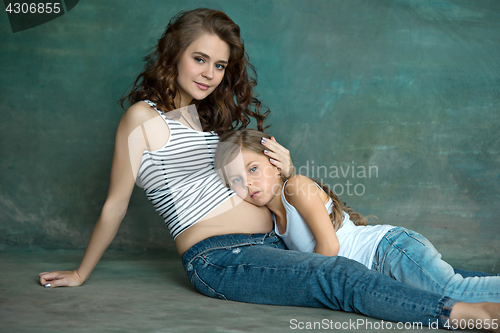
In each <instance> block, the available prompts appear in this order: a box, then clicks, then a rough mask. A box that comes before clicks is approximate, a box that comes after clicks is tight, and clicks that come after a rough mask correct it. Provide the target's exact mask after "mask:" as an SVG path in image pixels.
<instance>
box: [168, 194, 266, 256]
mask: <svg viewBox="0 0 500 333" xmlns="http://www.w3.org/2000/svg"><path fill="white" fill-rule="evenodd" d="M272 227H273V222H272V219H271V212H270V211H269V209H268V208H267V207H265V206H264V207H257V206H254V205H252V204H250V203H248V202H246V201H243V200H242V199H240V198H239V197H238V196H236V195H235V196H233V197H231V198H229V199H227V200H226V201H224V202H223V203H222V204H221V205H220V206H218V207H217V208H216V209H214V210H213V211H212V212H210V213H209V214H208V215H206V216H205V217H204V218H203V219H201V221H199V222H198V223H196V224H195V225H193V226H192V227H190V228H188V229H186V230H185V231H184V232H182V233H181V234H180V235H179V236H177V238H176V239H175V245H176V246H177V251H178V252H179V254H180V255H181V256H182V255H183V254H184V252H186V251H187V250H188V249H189V248H190V247H191V246H193V245H194V244H196V243H198V242H200V241H202V240H204V239H206V238H209V237H212V236H217V235H228V234H260V233H267V232H270V231H271V230H272Z"/></svg>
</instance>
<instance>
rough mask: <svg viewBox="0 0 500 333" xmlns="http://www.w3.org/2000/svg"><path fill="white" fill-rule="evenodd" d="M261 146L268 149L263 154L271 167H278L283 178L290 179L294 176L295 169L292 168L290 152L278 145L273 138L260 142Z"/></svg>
mask: <svg viewBox="0 0 500 333" xmlns="http://www.w3.org/2000/svg"><path fill="white" fill-rule="evenodd" d="M262 144H263V145H264V146H265V147H266V148H269V151H267V152H264V154H266V155H267V156H268V157H269V158H270V159H269V162H271V164H272V165H274V166H276V167H278V168H279V169H280V170H281V173H282V176H284V177H285V178H290V177H291V176H293V175H294V174H295V168H294V167H293V163H292V159H291V158H290V152H289V151H288V149H286V148H285V147H283V146H282V145H280V144H279V143H278V142H277V141H276V139H275V138H274V136H272V137H271V139H270V140H266V142H263V141H262Z"/></svg>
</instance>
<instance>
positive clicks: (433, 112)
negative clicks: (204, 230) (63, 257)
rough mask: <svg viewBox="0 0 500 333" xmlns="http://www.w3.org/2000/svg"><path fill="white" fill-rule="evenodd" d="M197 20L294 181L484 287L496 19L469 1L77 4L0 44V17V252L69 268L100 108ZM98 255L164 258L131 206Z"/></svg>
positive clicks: (490, 222)
mask: <svg viewBox="0 0 500 333" xmlns="http://www.w3.org/2000/svg"><path fill="white" fill-rule="evenodd" d="M197 7H208V8H214V9H220V10H223V11H224V12H226V13H227V14H228V15H229V16H230V17H231V18H232V19H233V20H234V21H235V22H236V23H237V24H238V25H239V26H240V28H241V31H242V37H243V39H244V42H245V46H246V50H247V53H248V55H249V57H250V61H251V63H252V64H253V65H254V66H255V67H256V69H257V73H258V85H257V89H256V90H257V92H258V94H259V95H260V99H261V100H262V101H263V103H264V104H265V105H266V106H267V107H269V108H270V109H271V110H272V111H271V116H270V117H269V118H268V121H267V124H270V125H272V127H271V128H270V129H269V132H270V133H271V134H273V135H274V136H275V137H276V138H277V140H278V142H280V143H281V144H283V145H284V146H285V147H287V148H288V149H289V150H290V151H291V154H292V158H293V161H294V164H295V166H296V167H297V168H298V169H299V170H300V168H301V167H302V169H301V170H302V171H307V172H308V175H309V176H317V174H315V175H313V174H312V172H317V171H318V170H321V171H320V172H321V173H322V176H321V177H320V178H322V180H323V181H324V182H326V183H328V184H330V185H331V186H332V187H333V186H336V187H335V190H336V192H337V193H338V194H340V190H341V189H343V193H342V194H341V195H340V199H341V200H343V201H346V202H347V203H348V204H349V205H350V206H351V207H353V208H354V209H355V210H357V211H359V212H360V213H361V214H364V215H369V214H373V215H376V216H377V217H378V218H379V223H384V224H392V225H397V226H404V227H406V228H409V229H412V230H415V231H418V232H420V233H422V234H423V235H424V236H426V237H427V238H428V239H429V240H430V241H431V242H432V243H433V244H434V245H435V246H436V248H437V249H438V250H440V251H441V253H442V254H443V257H444V259H445V260H447V261H448V262H450V263H451V264H452V265H454V266H457V267H459V268H466V269H478V270H484V271H486V272H490V273H499V272H500V257H499V256H498V253H499V252H500V242H499V240H500V236H499V231H500V224H499V222H498V216H499V215H500V214H499V213H500V206H499V203H500V186H499V185H500V175H499V174H500V173H499V170H500V168H499V162H500V155H499V154H500V134H499V120H500V112H499V111H500V75H499V74H500V61H499V60H500V2H498V1H487V0H482V1H472V0H471V1H459V0H453V1H451V0H443V1H424V0H418V1H417V0H415V1H411V0H405V1H403V0H401V1H398V0H391V1H389V0H380V1H371V0H345V1H327V0H323V1H319V0H315V1H305V0H289V1H285V0H282V1H229V0H227V1H226V0H221V1H191V0H189V1H164V0H156V1H153V0H148V1H141V2H140V4H139V2H138V1H130V0H120V1H117V0H109V1H85V0H83V1H80V2H79V3H78V5H77V6H76V7H75V8H74V9H72V10H71V11H69V12H68V13H67V14H65V15H63V16H61V17H59V18H57V19H55V20H53V21H50V22H48V23H46V24H43V25H40V26H37V27H34V28H32V29H29V30H25V31H21V32H18V33H12V30H11V28H10V26H9V20H8V19H7V15H6V13H5V12H4V13H1V14H0V45H1V47H0V63H1V66H2V70H1V76H0V154H1V158H0V250H1V251H8V250H20V249H22V250H36V251H39V250H44V249H61V250H71V249H81V250H82V251H83V249H84V248H85V246H86V244H87V241H88V239H89V237H90V233H91V231H92V229H93V227H94V224H95V223H96V221H97V219H98V217H99V214H100V212H101V209H102V206H103V204H104V202H105V199H106V196H107V191H108V185H109V176H110V169H111V161H112V156H113V146H114V137H115V133H116V128H117V126H118V123H119V121H120V118H121V116H122V115H123V113H124V112H125V111H124V110H122V109H121V108H120V106H119V105H118V103H117V101H118V100H119V99H120V98H121V96H122V95H123V94H124V93H126V92H128V90H129V87H130V84H131V83H132V82H133V80H134V79H135V78H136V76H137V75H138V74H139V72H140V71H141V69H142V67H143V62H142V58H143V57H144V56H145V55H146V54H148V53H149V49H150V48H151V47H153V46H154V45H155V44H156V41H157V39H158V38H159V37H160V36H161V34H162V33H163V31H164V29H165V27H166V25H167V23H168V21H169V20H170V18H171V17H173V16H174V15H175V14H176V13H177V12H178V11H180V10H189V9H194V8H197ZM370 166H371V167H372V168H371V169H370V170H371V171H372V173H371V174H369V173H368V170H369V167H370ZM319 167H323V168H321V169H318V168H319ZM348 167H349V169H348ZM351 168H355V173H354V175H353V174H352V169H351ZM363 168H364V169H365V170H366V173H365V177H363V174H362V173H361V174H360V173H359V172H360V171H362V170H363ZM325 169H326V170H327V173H326V174H325V171H324V170H325ZM335 170H337V177H333V176H335V174H334V173H332V172H334V171H335ZM374 170H377V174H376V175H375V173H374ZM346 171H347V172H346ZM347 182H349V183H347ZM348 184H351V185H350V193H351V194H350V195H349V194H348V193H347V192H348V187H349V185H348ZM355 185H358V187H357V188H356V189H357V192H355V191H354V186H355ZM361 190H363V192H362V194H361ZM111 248H114V249H121V250H127V251H143V250H160V251H166V252H175V245H174V242H173V240H172V238H171V237H170V235H169V233H168V230H167V228H166V226H165V225H164V223H163V220H162V218H161V217H160V216H159V215H158V214H157V212H156V211H155V209H154V207H153V205H152V204H151V203H149V201H148V200H147V199H146V196H145V194H144V191H143V189H142V188H139V187H136V188H135V189H134V192H133V195H132V198H131V201H130V205H129V209H128V212H127V215H126V217H125V219H124V220H123V222H122V225H121V227H120V230H119V231H118V234H117V236H116V239H115V240H114V241H113V243H112V245H111Z"/></svg>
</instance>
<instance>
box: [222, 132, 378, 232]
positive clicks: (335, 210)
mask: <svg viewBox="0 0 500 333" xmlns="http://www.w3.org/2000/svg"><path fill="white" fill-rule="evenodd" d="M262 137H265V138H268V139H270V138H271V136H270V135H269V134H267V133H264V132H261V131H257V130H254V129H248V128H247V129H243V130H238V131H229V132H226V133H224V134H223V135H221V137H220V139H219V145H218V146H217V151H216V152H215V158H214V160H215V161H214V162H215V168H216V169H217V170H218V171H219V173H220V176H221V177H222V179H223V181H224V182H225V183H226V186H229V184H228V182H227V177H226V175H225V174H224V166H225V165H228V164H229V163H230V162H231V161H232V160H233V159H234V158H235V157H236V156H237V155H238V154H239V153H240V151H241V149H246V150H248V151H251V152H254V153H257V154H262V155H264V156H265V154H264V148H265V147H264V146H262V144H261V143H260V140H261V138H262ZM267 149H269V148H267ZM282 179H283V181H286V178H284V177H283V176H282ZM313 181H314V182H315V183H317V184H318V185H319V186H321V188H322V189H323V191H325V193H326V194H328V196H329V197H330V198H331V199H332V201H333V207H332V213H331V214H330V220H331V221H332V223H333V227H334V228H335V230H338V229H339V228H340V227H341V226H342V222H343V221H344V214H343V213H342V211H344V212H346V213H347V214H348V215H349V218H350V220H351V221H352V222H353V223H354V224H355V225H367V224H368V222H367V220H366V218H365V217H363V216H362V215H360V214H359V213H357V212H355V211H353V210H352V209H351V208H350V207H349V206H347V205H346V203H345V202H343V201H340V200H339V198H338V197H337V195H336V194H335V192H333V191H332V190H331V189H330V188H329V187H328V185H326V184H323V183H322V182H319V181H317V180H313Z"/></svg>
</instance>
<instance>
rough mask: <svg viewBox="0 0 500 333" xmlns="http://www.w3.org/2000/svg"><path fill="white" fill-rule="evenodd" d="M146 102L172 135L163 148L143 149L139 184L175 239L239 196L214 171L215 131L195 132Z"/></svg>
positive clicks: (216, 140)
mask: <svg viewBox="0 0 500 333" xmlns="http://www.w3.org/2000/svg"><path fill="white" fill-rule="evenodd" d="M143 102H146V103H148V104H149V105H151V106H152V107H153V108H154V109H155V110H156V111H157V112H158V113H159V114H160V116H161V117H162V118H163V119H164V120H165V122H166V124H167V126H168V128H169V129H170V136H169V138H168V140H167V143H166V144H165V145H164V146H163V147H161V148H160V149H157V150H149V151H148V150H144V152H143V154H142V160H141V165H140V168H139V172H138V175H137V177H138V179H137V181H138V182H139V186H141V187H143V188H144V191H145V192H146V196H147V198H148V199H149V200H150V201H151V202H152V203H153V205H154V207H155V209H156V210H157V211H158V212H159V214H160V216H161V217H163V219H164V220H165V224H166V225H167V227H168V229H169V231H170V234H171V235H172V237H173V238H174V239H175V238H177V236H179V235H180V234H181V233H182V232H183V231H184V230H186V229H188V228H189V227H191V226H193V225H194V224H196V223H197V222H198V221H200V219H202V218H203V217H204V216H205V215H207V214H208V213H210V212H211V211H212V210H214V209H215V208H216V207H217V206H219V205H220V204H221V203H223V202H224V201H225V200H226V199H228V198H230V197H231V196H233V195H235V194H236V193H235V192H233V191H232V190H230V189H228V188H227V187H226V186H225V185H224V184H223V183H222V182H221V180H220V178H219V176H218V175H217V173H216V171H215V167H214V159H213V157H214V155H215V150H216V149H217V143H218V142H219V136H218V135H217V134H216V133H215V132H200V131H196V130H193V129H191V128H189V127H187V126H185V125H184V124H182V123H180V122H179V121H177V120H175V119H170V118H168V117H167V116H166V114H165V113H164V112H162V111H161V110H158V109H156V107H155V106H156V104H155V103H153V102H151V101H147V100H145V101H143Z"/></svg>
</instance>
